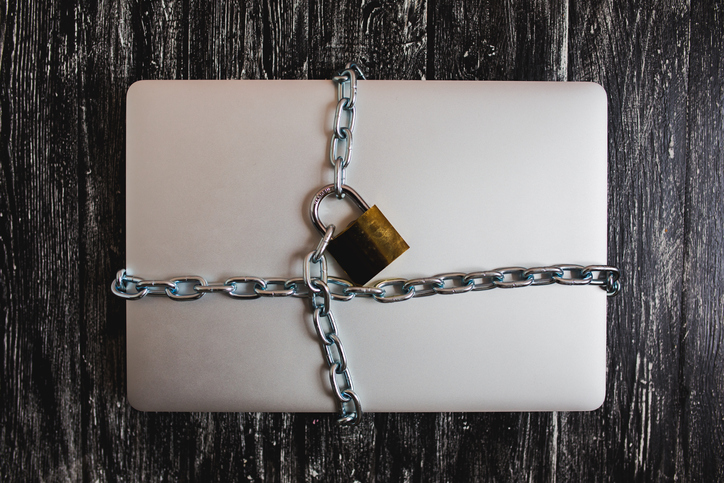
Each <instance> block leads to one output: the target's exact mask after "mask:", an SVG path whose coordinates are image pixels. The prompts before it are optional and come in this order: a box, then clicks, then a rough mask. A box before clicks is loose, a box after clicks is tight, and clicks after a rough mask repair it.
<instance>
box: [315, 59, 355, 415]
mask: <svg viewBox="0 0 724 483" xmlns="http://www.w3.org/2000/svg"><path fill="white" fill-rule="evenodd" d="M357 77H360V78H362V79H364V74H362V71H361V70H360V69H359V67H357V65H355V64H353V63H349V64H347V65H346V66H345V68H344V71H342V73H341V74H339V75H337V76H334V77H333V78H332V80H333V81H334V82H335V83H336V84H337V108H336V109H335V112H334V126H333V128H332V139H331V141H330V144H329V161H330V162H331V163H332V166H334V193H335V195H336V196H337V198H338V199H342V198H344V194H345V185H346V183H347V173H346V169H347V166H349V163H350V161H352V145H353V132H354V123H355V120H356V119H357V107H356V104H357ZM334 229H335V227H334V225H329V226H328V227H326V232H325V233H324V235H323V236H322V239H321V240H320V241H319V244H318V245H317V248H316V249H315V250H314V251H312V252H310V253H309V255H307V257H306V258H305V260H304V266H303V268H302V272H303V279H304V284H305V285H306V286H307V292H308V293H309V300H310V301H311V304H312V312H313V315H312V320H313V321H314V328H315V330H316V331H317V335H318V336H319V342H320V345H321V347H322V350H323V351H324V354H325V358H326V360H327V364H328V366H329V385H330V386H331V387H332V391H333V392H334V395H335V397H336V398H337V402H338V403H339V419H338V420H337V422H338V423H339V424H343V425H351V426H355V425H357V424H359V422H360V420H361V418H362V404H361V403H360V400H359V397H358V396H357V393H356V392H355V391H354V385H353V384H352V375H351V374H350V372H349V368H348V367H347V356H346V355H345V352H344V346H343V345H342V340H341V339H340V338H339V335H338V334H337V324H336V322H335V320H334V315H332V310H331V307H330V304H331V302H332V298H333V296H332V292H331V291H330V288H329V277H328V275H327V260H326V258H325V256H324V252H325V250H326V249H327V244H328V243H329V241H330V240H331V239H332V236H333V235H334ZM312 264H316V265H319V277H312V276H311V273H312Z"/></svg>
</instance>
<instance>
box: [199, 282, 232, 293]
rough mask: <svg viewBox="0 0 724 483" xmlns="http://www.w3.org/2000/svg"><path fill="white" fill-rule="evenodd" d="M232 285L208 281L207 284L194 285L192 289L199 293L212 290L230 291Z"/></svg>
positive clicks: (211, 291)
mask: <svg viewBox="0 0 724 483" xmlns="http://www.w3.org/2000/svg"><path fill="white" fill-rule="evenodd" d="M234 288H235V287H234V285H233V284H226V283H208V284H199V285H194V290H196V291H197V292H199V293H201V294H205V293H213V292H225V293H230V292H233V291H234Z"/></svg>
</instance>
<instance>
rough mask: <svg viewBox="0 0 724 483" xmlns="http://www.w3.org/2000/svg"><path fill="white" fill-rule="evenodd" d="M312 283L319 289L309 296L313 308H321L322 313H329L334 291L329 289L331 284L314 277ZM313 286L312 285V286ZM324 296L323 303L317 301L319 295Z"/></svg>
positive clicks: (324, 314)
mask: <svg viewBox="0 0 724 483" xmlns="http://www.w3.org/2000/svg"><path fill="white" fill-rule="evenodd" d="M312 284H313V285H314V287H315V288H317V289H319V291H318V292H317V293H314V292H313V293H312V294H311V295H310V296H309V300H310V301H311V303H312V309H317V308H321V309H322V312H321V314H320V315H323V316H326V315H327V314H328V313H329V306H330V305H331V304H332V293H331V292H330V291H329V285H328V284H327V283H326V282H324V281H322V280H319V279H316V278H315V279H312ZM310 288H311V286H310ZM319 296H321V297H322V303H321V304H318V303H317V297H319Z"/></svg>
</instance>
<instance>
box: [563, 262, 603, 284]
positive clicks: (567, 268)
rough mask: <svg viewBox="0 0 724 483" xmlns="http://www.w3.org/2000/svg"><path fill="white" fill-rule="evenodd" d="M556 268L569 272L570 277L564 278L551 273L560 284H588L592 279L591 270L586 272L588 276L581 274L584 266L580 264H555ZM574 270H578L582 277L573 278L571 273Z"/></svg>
mask: <svg viewBox="0 0 724 483" xmlns="http://www.w3.org/2000/svg"><path fill="white" fill-rule="evenodd" d="M556 266H557V267H558V268H560V269H561V270H563V272H571V277H570V278H564V277H563V276H560V277H558V276H556V275H555V274H554V275H553V279H554V280H555V281H556V283H560V284H562V285H588V284H590V283H591V280H592V279H593V274H591V272H588V276H585V275H583V273H582V272H583V269H584V268H585V267H583V266H581V265H556ZM575 272H578V273H579V274H580V275H581V277H583V278H573V275H574V273H575Z"/></svg>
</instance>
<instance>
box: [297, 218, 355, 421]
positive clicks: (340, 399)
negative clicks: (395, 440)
mask: <svg viewBox="0 0 724 483" xmlns="http://www.w3.org/2000/svg"><path fill="white" fill-rule="evenodd" d="M328 233H329V238H331V237H332V234H333V233H334V228H333V227H332V229H331V230H328ZM326 238H327V236H326V234H325V237H324V238H322V242H320V244H319V246H318V247H317V249H316V250H314V251H312V252H309V254H308V255H307V256H306V257H305V258H304V266H303V269H302V271H303V273H304V276H303V277H302V278H303V280H304V286H305V287H306V289H307V294H308V296H309V300H310V302H311V305H312V312H313V315H312V321H313V322H314V329H315V331H316V332H317V336H319V344H320V346H321V348H322V351H323V352H324V356H325V359H326V361H327V365H328V367H329V385H330V386H331V388H332V391H333V393H334V395H335V397H336V399H337V403H338V404H339V414H340V417H339V419H338V420H337V422H338V423H339V424H344V425H351V426H355V425H357V424H359V422H360V421H361V419H362V404H361V403H360V399H359V397H358V396H357V393H356V392H355V391H354V385H353V384H352V375H351V374H350V372H349V367H348V366H347V356H346V355H345V352H344V346H343V345H342V340H341V339H340V338H339V334H338V333H337V324H336V322H335V319H334V315H333V314H332V309H331V307H330V305H331V303H332V292H331V290H330V288H329V277H328V275H327V260H326V257H325V255H324V249H325V248H326V242H325V239H326ZM320 248H321V249H320ZM313 264H315V265H319V276H318V277H312V276H311V273H312V265H313ZM293 286H297V285H296V283H295V284H294V285H293Z"/></svg>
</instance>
